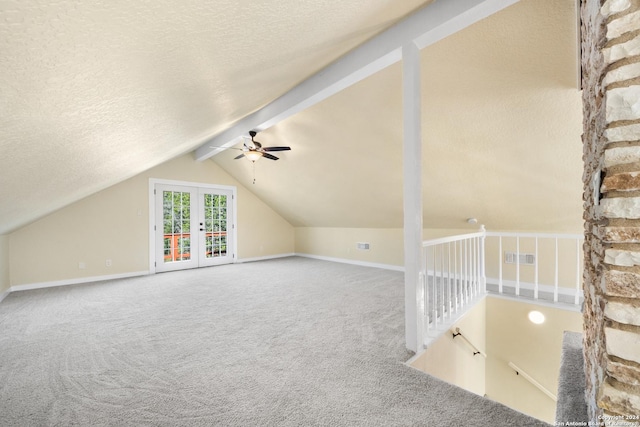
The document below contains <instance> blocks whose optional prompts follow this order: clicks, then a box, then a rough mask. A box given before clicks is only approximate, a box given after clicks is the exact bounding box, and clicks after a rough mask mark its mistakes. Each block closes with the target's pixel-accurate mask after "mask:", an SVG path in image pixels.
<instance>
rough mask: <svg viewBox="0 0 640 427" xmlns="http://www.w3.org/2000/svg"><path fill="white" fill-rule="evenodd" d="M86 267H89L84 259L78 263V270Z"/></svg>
mask: <svg viewBox="0 0 640 427" xmlns="http://www.w3.org/2000/svg"><path fill="white" fill-rule="evenodd" d="M85 268H87V264H85V263H84V262H83V261H80V262H79V263H78V270H84V269H85Z"/></svg>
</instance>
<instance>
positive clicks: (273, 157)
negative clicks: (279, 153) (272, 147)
mask: <svg viewBox="0 0 640 427" xmlns="http://www.w3.org/2000/svg"><path fill="white" fill-rule="evenodd" d="M262 157H264V158H265V159H271V160H278V157H276V156H273V155H271V154H269V153H265V152H264V151H263V152H262Z"/></svg>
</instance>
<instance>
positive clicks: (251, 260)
mask: <svg viewBox="0 0 640 427" xmlns="http://www.w3.org/2000/svg"><path fill="white" fill-rule="evenodd" d="M295 255H296V254H294V253H293V252H291V253H288V254H277V255H265V256H257V257H252V258H239V259H237V260H236V263H239V264H242V263H244V262H255V261H267V260H269V259H277V258H287V257H290V256H295Z"/></svg>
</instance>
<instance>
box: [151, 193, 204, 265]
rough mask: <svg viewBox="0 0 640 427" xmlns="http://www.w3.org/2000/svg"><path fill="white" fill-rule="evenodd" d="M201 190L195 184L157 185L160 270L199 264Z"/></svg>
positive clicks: (157, 261) (157, 245)
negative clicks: (194, 186)
mask: <svg viewBox="0 0 640 427" xmlns="http://www.w3.org/2000/svg"><path fill="white" fill-rule="evenodd" d="M197 202H198V193H197V191H196V189H195V188H192V187H180V186H157V187H156V270H157V271H171V270H177V269H183V268H194V267H197V266H198V245H197V243H198V230H197V216H198V211H197V206H198V203H197Z"/></svg>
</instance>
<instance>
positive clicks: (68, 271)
mask: <svg viewBox="0 0 640 427" xmlns="http://www.w3.org/2000/svg"><path fill="white" fill-rule="evenodd" d="M150 178H157V179H167V180H179V181H188V182H195V183H205V184H220V185H230V186H237V190H238V201H237V206H238V226H237V232H238V258H239V259H242V258H253V257H262V256H269V255H279V254H287V253H292V252H293V251H294V229H293V227H292V226H291V225H290V224H289V223H288V222H286V221H285V220H284V219H282V217H280V216H279V215H278V214H277V213H275V212H274V211H273V210H272V209H271V208H269V207H268V206H267V205H265V204H264V203H263V202H262V201H261V200H259V199H258V198H257V197H256V196H255V195H253V194H252V193H251V192H250V191H249V190H248V189H246V188H245V187H243V186H241V185H239V183H238V182H237V181H235V180H234V179H233V178H231V177H230V176H229V175H228V174H227V173H226V172H224V171H223V170H222V169H221V168H220V167H219V166H217V165H216V164H215V163H214V162H211V161H205V162H196V161H194V160H193V157H192V155H191V154H187V155H185V156H182V157H179V158H177V159H174V160H172V161H170V162H167V163H165V164H162V165H160V166H157V167H156V168H153V169H151V170H149V171H147V172H145V173H142V174H140V175H137V176H135V177H133V178H131V179H129V180H127V181H124V182H122V183H120V184H118V185H115V186H113V187H110V188H108V189H106V190H103V191H101V192H99V193H96V194H94V195H92V196H90V197H87V198H85V199H83V200H80V201H79V202H76V203H74V204H72V205H70V206H67V207H65V208H64V209H61V210H59V211H57V212H54V213H52V214H51V215H48V216H47V217H45V218H42V219H40V220H39V221H36V222H34V223H32V224H30V225H27V226H25V227H23V228H21V229H19V230H17V231H15V232H13V233H11V235H10V238H9V239H10V249H11V251H10V252H11V253H10V257H9V259H10V266H11V270H10V282H11V285H12V286H16V285H25V284H34V283H41V282H50V281H59V280H61V281H64V280H71V279H79V278H84V277H95V276H104V275H118V274H131V273H136V272H146V271H148V269H149V247H148V246H149V231H148V230H149V224H148V223H149V179H150ZM107 259H111V260H112V266H111V267H106V265H105V261H106V260H107ZM80 262H84V263H85V265H86V268H85V269H83V270H80V269H79V267H78V266H79V263H80ZM0 265H1V264H0Z"/></svg>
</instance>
